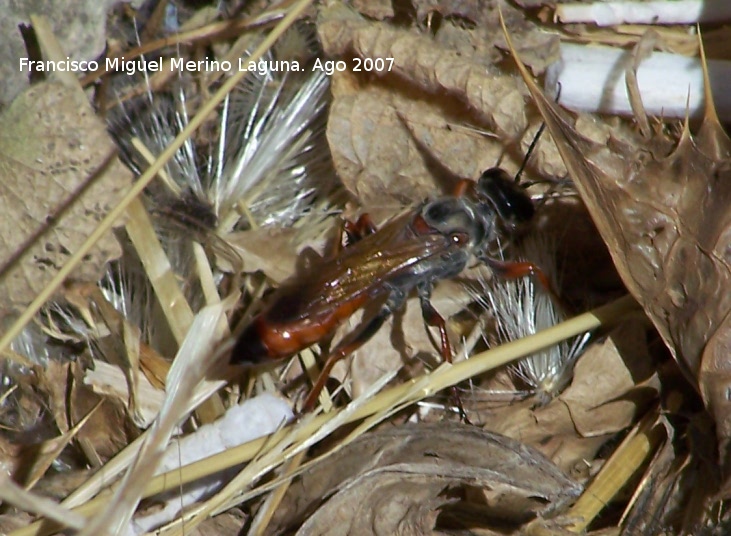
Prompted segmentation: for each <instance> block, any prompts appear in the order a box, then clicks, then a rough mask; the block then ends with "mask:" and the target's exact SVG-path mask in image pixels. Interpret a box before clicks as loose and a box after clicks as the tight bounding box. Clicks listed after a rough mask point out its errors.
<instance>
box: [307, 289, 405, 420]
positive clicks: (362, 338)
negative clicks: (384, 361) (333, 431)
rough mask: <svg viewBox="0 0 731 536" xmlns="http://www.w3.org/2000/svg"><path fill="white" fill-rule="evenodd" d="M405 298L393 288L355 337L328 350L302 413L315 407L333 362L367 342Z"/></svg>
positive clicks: (333, 364)
mask: <svg viewBox="0 0 731 536" xmlns="http://www.w3.org/2000/svg"><path fill="white" fill-rule="evenodd" d="M405 299H406V295H405V294H404V293H403V292H401V291H399V290H394V291H393V292H392V294H391V296H390V297H389V299H388V301H387V302H386V303H385V304H384V305H383V307H381V310H380V311H378V314H377V315H376V316H375V317H373V318H372V319H371V320H369V321H368V323H367V324H366V325H365V326H364V327H363V328H362V329H361V331H360V332H358V334H357V335H355V337H353V338H349V340H345V341H343V342H341V343H340V344H339V345H338V346H337V348H335V349H334V350H333V351H332V352H330V355H329V356H328V358H327V360H326V361H325V364H324V365H323V366H322V372H320V376H319V377H318V378H317V381H316V382H315V385H313V386H312V389H311V390H310V393H309V394H308V395H307V398H306V399H305V403H304V404H303V405H302V413H307V412H310V411H312V410H313V409H314V408H315V404H316V403H317V398H318V397H319V396H320V392H322V389H323V387H325V383H326V382H327V379H328V378H329V377H330V372H331V371H332V368H333V367H334V366H335V363H337V362H338V361H340V360H341V359H344V358H346V357H347V356H349V355H350V354H352V353H353V352H355V351H356V350H357V349H358V348H360V347H361V346H363V345H364V344H365V343H366V342H368V341H369V340H370V338H371V337H373V335H375V334H376V332H377V331H378V330H379V329H380V328H381V326H382V325H383V323H384V322H385V321H386V319H387V318H388V317H389V316H391V313H392V312H393V311H394V310H396V309H398V308H399V307H401V305H403V302H404V300H405Z"/></svg>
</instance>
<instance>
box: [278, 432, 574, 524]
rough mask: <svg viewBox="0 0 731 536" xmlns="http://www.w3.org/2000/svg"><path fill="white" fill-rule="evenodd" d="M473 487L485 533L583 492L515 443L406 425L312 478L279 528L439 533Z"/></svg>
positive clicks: (294, 496)
mask: <svg viewBox="0 0 731 536" xmlns="http://www.w3.org/2000/svg"><path fill="white" fill-rule="evenodd" d="M465 488H470V489H473V490H474V489H475V488H477V489H479V490H481V492H482V493H476V494H473V495H472V497H473V500H474V501H476V502H479V504H480V507H481V511H482V514H481V515H482V519H481V521H482V523H485V524H489V520H490V519H492V520H494V519H495V518H499V519H501V520H502V521H503V522H510V523H522V522H524V521H526V520H528V519H530V518H532V517H534V516H536V515H541V514H545V513H547V512H549V511H551V510H552V509H555V508H558V507H560V506H561V505H562V504H564V503H565V502H566V501H568V500H571V498H572V497H575V495H576V494H577V493H578V492H579V487H578V486H577V485H576V484H575V483H574V482H572V481H571V480H569V479H568V478H566V477H565V476H564V475H563V474H562V473H561V472H560V471H558V470H557V469H556V468H555V466H553V465H552V464H551V463H550V462H549V461H548V460H546V459H545V458H543V456H541V455H540V454H538V453H537V452H535V451H533V450H532V449H530V448H527V447H525V446H523V445H521V444H520V443H518V442H516V441H513V440H511V439H508V438H505V437H503V436H498V435H495V434H492V433H490V432H486V431H484V430H480V429H479V428H475V427H473V426H466V425H462V424H457V423H447V422H441V423H435V424H421V425H418V426H404V427H402V428H398V429H388V430H383V431H380V432H376V433H372V434H368V435H364V436H362V437H361V438H359V439H358V440H356V441H355V442H354V443H352V444H350V445H348V446H347V447H345V448H343V449H342V450H340V451H338V452H336V453H335V454H333V455H332V456H330V457H328V458H327V459H326V460H325V461H324V462H323V463H321V464H318V465H316V466H314V467H313V468H312V469H310V470H309V471H307V472H306V473H304V474H303V475H302V476H301V477H299V478H298V479H297V480H295V481H294V482H293V484H292V486H291V487H290V489H289V491H288V492H287V494H286V495H285V497H284V499H283V502H282V505H281V506H280V508H279V509H278V510H277V512H276V514H275V516H274V519H273V522H272V524H271V525H270V527H269V529H270V531H271V533H273V532H275V531H278V530H281V529H282V528H284V527H286V526H291V525H298V524H299V523H301V521H302V518H303V517H304V516H307V517H309V520H308V521H307V522H306V523H305V525H303V526H302V527H301V529H300V532H299V533H301V534H321V533H326V532H327V533H328V534H374V533H375V534H429V533H431V531H432V530H433V528H434V523H435V519H436V517H437V515H438V513H439V510H440V509H442V508H456V507H457V505H456V503H458V502H460V501H459V497H462V495H461V494H460V490H462V492H464V490H465ZM332 493H335V495H333V496H332V497H330V495H331V494H332ZM474 497H478V498H474ZM323 501H324V502H323ZM315 509H316V513H314V514H313V513H312V512H313V511H315Z"/></svg>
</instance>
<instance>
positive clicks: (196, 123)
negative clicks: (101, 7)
mask: <svg viewBox="0 0 731 536" xmlns="http://www.w3.org/2000/svg"><path fill="white" fill-rule="evenodd" d="M311 2H312V0H300V1H299V2H297V3H296V4H294V5H293V6H292V8H291V10H290V11H289V12H288V13H287V15H286V16H285V17H284V19H282V21H281V22H280V23H279V24H277V26H276V27H275V28H274V29H273V30H272V31H271V32H270V33H269V34H268V35H267V37H266V38H265V39H264V41H262V43H261V45H259V47H258V48H257V49H256V50H255V51H254V52H253V53H252V55H251V58H250V59H251V61H258V60H259V59H260V58H261V57H262V55H263V54H264V53H265V52H266V51H267V50H269V48H270V47H271V46H272V45H273V44H274V42H275V41H276V40H277V39H278V38H279V37H280V36H281V35H282V34H283V33H284V32H285V31H286V30H287V28H289V27H290V26H291V25H292V24H293V23H294V21H295V20H296V19H297V18H298V17H299V16H300V15H301V14H302V13H303V12H304V10H305V9H306V8H307V7H308V6H309V5H310V3H311ZM31 20H32V21H33V24H34V26H35V25H37V24H38V23H39V19H38V18H37V17H33V18H32V19H31ZM247 72H248V71H243V70H242V71H237V72H236V73H234V74H233V75H232V76H231V78H229V79H228V80H226V82H225V83H224V84H223V85H222V86H221V87H220V88H219V89H218V91H216V93H215V94H214V95H213V96H212V97H211V99H210V100H209V101H207V102H206V103H204V104H203V105H202V106H201V109H200V110H199V111H198V113H197V114H196V115H195V116H194V117H193V118H192V119H191V120H190V122H189V123H188V125H187V126H186V127H185V128H184V129H183V130H182V131H181V132H180V134H178V135H177V137H176V138H175V139H174V140H173V141H172V143H170V145H169V146H168V147H167V148H166V149H165V150H164V151H163V152H162V153H161V154H160V156H159V157H158V158H157V160H155V162H154V163H153V164H152V165H151V166H150V167H149V168H148V169H147V171H145V172H144V173H143V174H142V175H140V177H139V178H138V179H137V181H136V182H135V183H134V184H133V185H132V187H131V188H130V189H129V191H128V192H127V194H126V195H125V196H124V198H123V199H122V201H120V203H119V204H118V205H117V206H116V207H114V208H113V209H112V210H111V211H110V212H109V214H107V215H106V217H105V218H104V219H103V220H102V221H101V222H99V226H98V227H97V228H96V229H94V231H93V232H92V233H91V234H90V235H89V237H88V238H87V239H86V241H85V242H84V243H83V244H82V245H81V247H80V248H79V249H78V250H77V251H75V252H74V253H73V255H71V257H70V258H69V260H68V262H67V263H66V264H64V265H63V266H62V267H61V269H60V270H59V271H58V273H57V274H56V276H55V277H54V278H53V279H52V280H51V281H50V283H49V284H48V285H47V286H46V288H45V289H43V291H41V292H40V293H39V294H38V296H36V298H35V299H34V300H33V301H32V302H31V303H30V304H29V305H28V307H27V308H26V309H25V311H23V313H22V314H21V315H20V316H19V317H18V319H17V320H16V321H15V322H14V323H13V325H12V326H10V328H9V329H8V331H6V332H5V334H4V335H3V336H2V338H0V353H1V352H3V351H5V350H6V349H7V348H8V346H9V345H10V343H11V342H12V341H13V339H15V338H16V337H17V336H18V335H19V334H20V332H21V331H23V328H25V326H26V325H27V324H28V322H30V321H31V320H32V319H33V317H34V316H35V315H36V313H37V312H38V311H39V310H40V308H41V307H43V305H44V304H45V303H46V302H47V301H48V300H49V299H50V297H51V296H52V295H53V294H54V293H55V292H56V290H57V289H58V288H59V287H60V286H61V284H62V283H63V281H64V280H65V279H66V278H67V277H68V276H69V275H70V274H71V272H72V271H73V269H74V268H75V267H76V266H77V265H78V264H79V263H80V262H81V261H82V260H83V259H84V257H85V256H86V254H87V253H89V251H90V250H91V248H92V247H93V246H94V244H96V242H97V241H98V240H99V239H100V238H101V237H102V236H104V234H105V233H107V232H108V231H109V229H111V227H112V225H113V224H114V222H115V221H117V220H118V219H119V218H120V217H121V216H122V214H123V213H124V212H125V211H126V210H127V208H128V207H129V206H130V204H131V203H132V202H133V201H134V200H135V199H137V197H138V196H139V195H140V194H141V193H142V191H143V190H144V189H145V188H146V187H147V185H148V184H150V182H152V179H153V178H155V176H156V175H157V173H158V172H159V171H160V170H161V169H162V168H163V166H164V165H165V164H166V163H167V162H168V160H170V159H171V158H172V157H173V155H175V153H176V152H177V151H178V149H180V148H181V147H182V146H183V144H184V143H185V141H186V140H187V139H188V138H189V137H190V136H191V134H193V132H195V131H196V129H198V127H200V126H201V124H202V123H203V121H204V120H205V119H206V118H207V117H208V116H209V115H210V114H211V113H213V112H214V111H215V109H216V106H218V104H219V103H221V102H222V101H223V99H224V98H226V95H228V94H229V93H230V92H231V91H232V90H233V89H234V88H235V87H236V85H237V84H238V83H239V82H240V81H241V80H242V79H243V78H244V76H246V73H247ZM77 84H78V82H77ZM79 91H81V86H79Z"/></svg>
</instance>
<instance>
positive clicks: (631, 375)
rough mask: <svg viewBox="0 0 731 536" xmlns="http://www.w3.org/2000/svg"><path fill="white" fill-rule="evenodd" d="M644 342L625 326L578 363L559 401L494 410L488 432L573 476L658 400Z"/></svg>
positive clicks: (636, 329)
mask: <svg viewBox="0 0 731 536" xmlns="http://www.w3.org/2000/svg"><path fill="white" fill-rule="evenodd" d="M643 337H644V328H643V327H642V326H641V325H638V323H636V322H628V323H625V324H623V325H622V326H620V327H618V328H617V329H615V330H614V331H613V332H612V334H611V335H610V336H609V338H608V339H607V340H606V341H605V342H603V343H601V344H594V345H592V346H591V347H589V349H587V351H586V352H585V353H584V355H582V356H581V358H579V360H578V362H577V364H576V367H575V369H574V378H573V380H572V383H571V385H570V386H569V387H567V388H566V390H565V391H564V392H563V393H562V394H561V396H559V397H558V398H555V399H553V400H552V401H551V402H550V403H548V404H547V405H546V406H544V407H541V408H536V409H531V408H530V407H529V404H531V402H530V401H526V402H525V403H523V404H522V405H512V406H509V407H506V408H503V409H501V410H498V411H496V412H495V414H494V415H492V416H491V418H490V419H489V420H488V426H489V428H490V429H491V430H494V431H495V432H498V433H501V434H505V435H507V436H509V437H513V438H515V439H518V440H520V441H522V442H524V443H525V444H527V445H530V446H532V447H534V448H536V449H538V450H540V451H541V452H542V453H543V454H545V455H546V456H548V457H549V458H550V459H551V460H552V461H553V462H554V463H555V464H556V465H557V466H558V467H559V468H561V469H562V470H564V471H566V472H570V473H573V472H574V471H576V470H577V469H578V468H580V467H581V466H584V465H585V463H584V462H585V460H592V459H593V458H594V456H595V455H596V451H597V450H598V449H599V447H601V445H603V444H604V443H605V442H606V440H607V439H609V438H610V437H611V436H612V434H614V433H615V432H618V431H620V430H623V429H625V428H626V427H628V426H630V425H631V424H632V422H633V421H634V420H635V419H636V417H637V416H638V414H639V413H641V411H642V410H643V409H644V408H645V407H646V406H647V404H648V403H649V402H650V401H651V400H652V399H654V398H655V397H656V396H657V392H658V391H659V389H660V385H659V380H658V378H657V375H656V374H654V372H653V369H652V363H651V361H650V358H649V356H648V354H647V350H646V345H645V344H643V343H640V342H639V340H640V339H641V338H643ZM633 343H634V344H633Z"/></svg>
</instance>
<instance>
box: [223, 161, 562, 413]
mask: <svg viewBox="0 0 731 536" xmlns="http://www.w3.org/2000/svg"><path fill="white" fill-rule="evenodd" d="M534 210H535V209H534V206H533V203H532V201H531V199H530V197H529V196H528V195H527V193H526V192H525V191H524V190H523V188H521V187H520V186H519V185H518V184H517V183H516V182H515V181H514V180H513V179H512V178H511V177H510V176H509V175H508V174H507V172H505V171H504V170H502V169H501V168H490V169H488V170H487V171H485V172H484V173H483V174H482V175H481V176H480V178H479V179H478V180H477V181H476V182H475V181H472V180H468V179H463V180H461V181H459V182H458V183H457V185H456V188H455V191H454V193H453V195H446V196H442V197H439V198H437V199H434V200H431V201H426V202H424V203H421V204H420V205H418V206H416V207H415V208H413V209H412V210H410V211H408V212H406V213H404V214H402V215H400V216H397V217H395V218H393V219H392V220H390V221H388V222H387V223H385V224H384V225H383V226H382V227H381V228H380V229H376V228H375V226H374V225H373V223H372V222H371V220H370V218H369V217H368V215H367V214H366V215H363V216H361V218H360V219H359V220H358V221H357V222H356V223H351V224H347V225H346V227H345V231H346V233H347V236H348V238H349V242H350V244H349V245H347V246H346V247H344V248H343V249H342V250H341V251H340V252H338V253H337V254H336V255H334V256H330V257H322V258H321V259H319V260H318V261H316V262H315V263H314V266H312V267H311V269H310V270H308V271H307V273H305V274H303V275H301V276H296V277H294V278H292V279H290V280H288V281H286V282H285V283H283V284H282V286H281V287H280V288H279V289H278V290H276V291H275V292H274V293H273V294H272V296H271V301H269V302H268V305H267V306H266V307H265V308H264V310H263V311H262V312H261V313H259V314H258V315H257V316H256V317H255V318H254V319H253V320H252V321H251V323H250V324H249V325H248V326H246V328H245V329H244V330H243V332H242V333H241V335H240V336H239V338H238V341H237V342H236V344H235V346H234V348H233V350H232V353H231V363H232V364H248V365H256V364H260V363H263V362H267V361H270V360H276V359H283V358H286V357H291V356H292V355H294V354H296V353H298V352H300V351H301V350H303V349H305V348H307V347H308V346H311V345H312V344H315V343H318V342H321V341H323V340H326V339H327V338H328V337H330V336H331V335H333V334H334V332H335V330H336V329H337V327H338V326H340V325H341V324H342V323H343V322H344V321H345V320H347V319H348V318H349V317H350V316H351V315H353V314H354V313H355V312H356V311H357V310H359V309H361V308H363V307H365V306H366V305H369V304H373V303H376V304H378V303H380V309H379V310H378V312H377V313H375V315H373V316H372V317H371V318H369V319H367V320H366V321H365V322H364V323H363V324H362V325H361V327H360V329H358V330H356V331H355V332H354V333H352V334H351V335H350V336H347V337H345V339H344V340H343V342H341V343H340V344H339V345H338V346H336V347H335V348H334V349H333V350H332V351H331V352H330V353H329V354H328V356H327V359H326V361H325V363H324V365H323V369H322V372H321V373H320V377H319V378H318V380H317V382H316V383H315V385H314V386H313V388H312V390H311V391H310V393H309V395H308V397H307V399H306V400H305V403H304V406H303V410H304V411H310V410H312V409H313V408H314V406H315V402H316V400H317V397H318V396H319V393H320V391H321V390H322V388H323V386H324V384H325V382H326V381H327V378H328V376H329V374H330V371H331V369H332V367H333V366H334V365H335V363H337V362H338V361H340V360H341V359H343V358H345V357H346V356H348V355H349V354H351V353H352V352H353V351H355V350H356V349H358V348H359V347H360V346H361V345H363V344H364V343H365V342H366V341H368V339H370V338H371V337H372V336H373V335H374V334H375V333H376V332H377V331H378V329H379V328H380V327H381V326H382V325H383V323H384V322H385V321H386V320H387V319H388V317H389V316H391V314H393V312H394V311H396V310H398V309H399V308H401V307H402V306H403V305H404V303H405V301H406V299H407V297H408V296H409V294H410V293H411V292H412V291H416V293H417V294H418V297H419V300H420V303H421V308H422V313H423V317H424V321H425V322H426V324H427V325H428V326H433V327H436V328H437V329H438V330H439V335H440V339H441V354H442V358H443V359H444V360H446V361H448V362H451V361H452V348H451V346H450V343H449V339H448V337H447V329H446V324H445V320H444V318H442V316H441V315H440V314H439V313H438V312H437V310H436V309H435V308H434V307H433V305H432V304H431V302H430V300H429V298H430V296H431V293H432V289H433V287H434V284H435V283H436V282H437V281H439V280H441V279H448V278H451V277H455V276H457V275H458V274H459V273H461V272H462V271H463V270H464V269H465V268H466V267H467V264H468V262H469V261H470V259H471V258H472V257H475V258H476V259H478V260H479V261H481V262H483V263H485V264H486V265H487V266H488V267H490V268H491V269H492V270H493V271H494V272H496V274H498V275H500V276H503V277H523V276H526V275H534V276H537V277H538V278H539V280H540V282H541V283H542V284H543V285H544V286H545V287H546V288H548V283H547V279H546V277H545V276H544V275H543V273H542V272H541V270H540V269H539V268H538V267H537V266H535V265H533V264H532V263H529V262H507V261H502V260H498V259H496V258H493V257H491V256H490V255H489V253H488V250H489V248H490V246H491V245H492V244H494V243H495V240H496V239H497V238H498V236H499V233H500V229H501V227H502V228H503V229H507V230H511V229H514V228H515V227H516V226H518V225H520V224H521V223H524V222H527V221H528V220H530V219H531V218H532V216H533V214H534Z"/></svg>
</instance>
